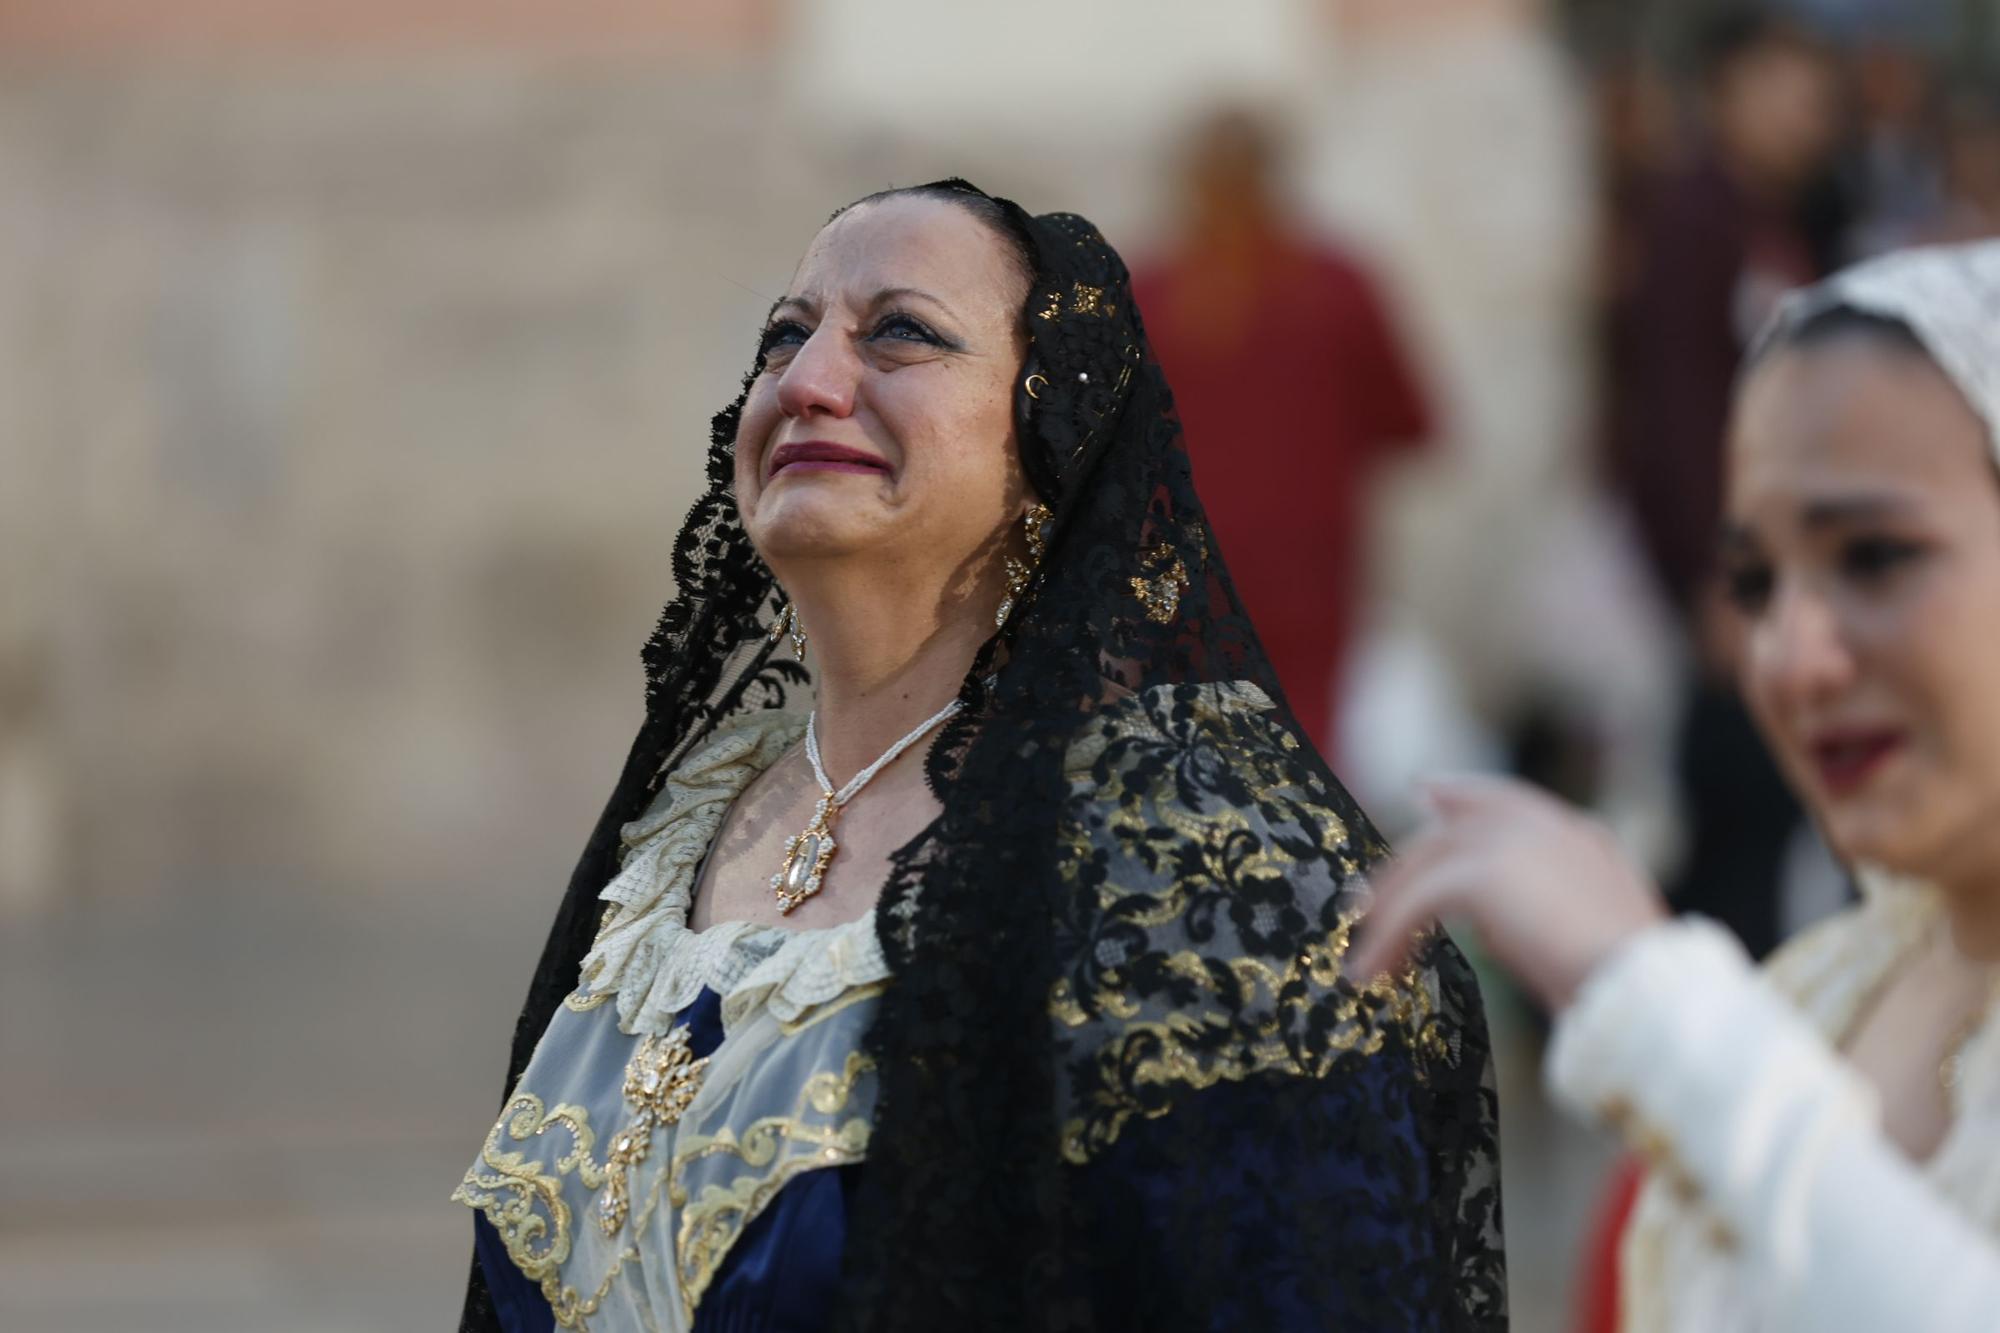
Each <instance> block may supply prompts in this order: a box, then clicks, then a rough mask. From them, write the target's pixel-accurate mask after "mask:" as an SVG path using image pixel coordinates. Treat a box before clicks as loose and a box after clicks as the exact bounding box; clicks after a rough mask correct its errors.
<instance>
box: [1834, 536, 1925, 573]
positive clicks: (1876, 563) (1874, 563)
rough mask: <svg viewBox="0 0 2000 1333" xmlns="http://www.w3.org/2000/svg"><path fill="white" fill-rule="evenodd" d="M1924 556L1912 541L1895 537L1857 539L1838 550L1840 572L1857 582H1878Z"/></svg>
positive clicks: (1921, 550)
mask: <svg viewBox="0 0 2000 1333" xmlns="http://www.w3.org/2000/svg"><path fill="white" fill-rule="evenodd" d="M1922 554H1923V548H1922V547H1921V546H1919V545H1917V544H1916V543H1915V542H1908V541H1902V540H1899V539H1897V538H1894V537H1856V538H1855V539H1853V540H1852V541H1850V542H1848V543H1847V544H1846V545H1844V546H1843V547H1841V550H1840V569H1841V572H1842V573H1843V574H1845V575H1847V577H1849V578H1851V579H1854V580H1855V581H1856V582H1859V583H1873V582H1877V581H1879V580H1881V579H1883V578H1886V577H1887V576H1888V575H1890V574H1892V573H1894V572H1895V571H1896V570H1898V569H1900V568H1901V567H1903V566H1904V565H1906V564H1908V563H1909V562H1910V561H1912V560H1914V559H1916V558H1917V557H1918V556H1920V555H1922Z"/></svg>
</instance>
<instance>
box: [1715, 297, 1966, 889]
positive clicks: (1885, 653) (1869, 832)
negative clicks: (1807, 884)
mask: <svg viewBox="0 0 2000 1333" xmlns="http://www.w3.org/2000/svg"><path fill="white" fill-rule="evenodd" d="M1728 508H1729V513H1728V520H1729V521H1728V525H1727V530H1726V536H1725V549H1724V568H1725V571H1726V576H1727V580H1728V589H1729V593H1730V596H1731V599H1732V601H1733V602H1734V603H1735V605H1736V606H1737V607H1738V608H1739V610H1740V611H1741V612H1742V613H1743V615H1744V617H1745V619H1746V629H1747V637H1746V641H1745V655H1744V658H1743V664H1742V672H1743V685H1744V693H1745V696H1746V697H1747V699H1748V700H1749V703H1750V706H1751V709H1752V711H1753V712H1754V713H1755V714H1756V717H1757V720H1758V723H1759V725H1760V726H1761V727H1762V728H1763V731H1764V734H1765V737H1766V738H1767V740H1768V741H1769V743H1770V745H1771V748H1772V750H1773V752H1774V753H1775V754H1776V755H1777V757H1778V760H1779V763H1780V764H1781V765H1782V767H1783V768H1784V770H1785V773H1786V775H1787V776H1788V777H1789V779H1790V781H1791V783H1792V785H1793V787H1794V788H1795V789H1796V790H1797V791H1798V792H1799V793H1800V794H1801V795H1802V796H1803V797H1804V799H1805V801H1806V803H1807V804H1808V805H1809V806H1810V808H1811V809H1812V811H1813V813H1814V815H1815V816H1816V817H1817V818H1818V820H1819V822H1820V825H1821V827H1822V829H1823V830H1824V831H1825V833H1826V835H1827V837H1828V839H1829V841H1831V842H1832V844H1833V845H1834V848H1835V850H1836V851H1838V852H1839V853H1841V854H1842V855H1843V856H1845V857H1847V858H1850V859H1854V860H1860V861H1866V862H1872V863H1876V864H1880V865H1883V866H1885V867H1887V868H1889V869H1892V870H1896V871H1900V872H1903V873H1907V874H1916V875H1922V876H1925V877H1928V878H1932V879H1935V880H1937V881H1939V882H1940V883H1943V884H1945V885H1946V886H1947V887H1949V886H1952V885H1953V884H1962V883H1963V882H1965V880H1966V879H1967V877H1968V875H1969V876H1971V877H1972V878H1974V879H1981V878H1983V877H1984V876H1985V875H1986V874H1988V873H1990V872H1991V871H1992V870H1993V869H1994V868H1995V866H1996V865H2000V860H1996V850H2000V817H1996V816H2000V676H1996V672H1995V664H1996V663H2000V483H1997V482H1996V479H1995V472H1994V466H1993V461H1992V453H1991V449H1990V446H1989V444H1988V439H1987V434H1986V430H1985V427H1984V426H1983V424H1982V423H1981V421H1980V419H1979V417H1978V416H1977V415H1976V414H1975V413H1974V412H1973V411H1972V409H1971V407H1970V406H1969V405H1968V404H1967V403H1966V401H1965V399H1964V398H1963V397H1962V396H1960V394H1959V393H1958V392H1957V391H1956V390H1955V389H1954V388H1953V387H1952V385H1951V382H1950V381H1949V380H1947V379H1946V378H1945V376H1944V375H1943V373H1942V372H1940V371H1939V370H1938V369H1937V367H1936V366H1935V365H1934V364H1933V363H1932V362H1931V361H1930V360H1929V359H1928V358H1926V357H1924V356H1922V355H1921V354H1919V353H1917V352H1915V351H1914V350H1907V349H1904V348H1901V347H1898V346H1895V345H1893V344H1891V343H1889V342H1887V341H1886V340H1884V339H1882V338H1880V337H1877V336H1874V335H1870V334H1865V333H1853V334H1843V335H1839V336H1837V337H1834V338H1832V339H1831V340H1829V341H1827V342H1824V343H1820V344H1816V345H1813V346H1810V347H1807V348H1795V349H1790V350H1785V351H1781V352H1779V353H1777V354H1776V355H1775V356H1774V357H1773V358H1772V359H1771V360H1769V361H1768V362H1767V363H1765V364H1764V365H1762V366H1760V367H1759V368H1758V369H1757V370H1756V371H1755V372H1753V374H1752V375H1751V377H1750V379H1749V381H1748V383H1747V384H1746V385H1745V387H1744V390H1743V393H1742V396H1741V399H1740V401H1739V403H1738V405H1737V410H1736V416H1735V419H1734V422H1733V424H1732V430H1731V441H1730V479H1729V506H1728ZM1992 887H1993V888H1994V889H1996V890H2000V883H1996V884H1994V885H1993V886H1992ZM1996 897H2000V895H1996Z"/></svg>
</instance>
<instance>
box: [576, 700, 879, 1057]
mask: <svg viewBox="0 0 2000 1333" xmlns="http://www.w3.org/2000/svg"><path fill="white" fill-rule="evenodd" d="M804 730H805V719H804V718H802V717H799V716H797V715H796V714H792V713H780V712H774V711H769V710H764V711H759V712H754V713H749V714H746V715H744V716H743V717H741V718H738V719H734V720H732V721H731V722H730V723H728V724H727V725H726V726H724V727H723V728H722V729H721V730H720V731H718V732H717V734H716V735H715V737H714V738H713V739H712V740H711V741H710V742H709V743H708V744H707V745H705V746H704V747H703V748H702V749H700V750H698V751H697V752H695V753H694V754H691V755H689V756H688V757H687V758H686V759H685V760H683V761H682V762H681V764H680V766H679V767H678V768H677V769H676V770H675V771H674V773H673V775H672V776H670V777H669V778H668V779H667V782H666V786H665V788H664V789H663V790H662V791H661V793H660V795H659V796H658V798H656V799H655V800H654V802H653V805H652V808H651V809H649V810H648V811H647V812H646V813H645V815H644V816H642V817H641V818H639V819H637V820H634V821H633V822H632V823H630V824H627V825H626V826H625V828H624V829H623V831H622V836H623V839H624V843H625V863H624V866H623V868H622V869H621V870H620V871H619V872H618V874H617V876H616V877H614V878H613V879H612V881H611V883H610V884H608V885H606V886H605V888H604V891H603V892H602V893H601V894H599V895H598V896H599V897H600V898H602V899H603V900H604V901H605V902H607V903H610V904H611V905H612V910H611V912H610V914H609V916H608V917H607V918H606V920H605V923H604V925H603V927H602V929H600V930H599V931H598V935H597V942H596V943H595V944H594V945H592V947H591V950H590V952H589V953H588V954H586V955H585V956H584V960H583V985H582V989H583V990H584V991H585V992H587V993H590V994H593V995H595V994H607V993H608V994H612V995H615V996H616V999H617V1004H618V1026H619V1028H620V1029H621V1030H623V1031H625V1032H628V1033H639V1034H656V1033H660V1032H664V1031H666V1030H667V1029H668V1028H669V1027H671V1026H672V1025H673V1022H674V1017H675V1015H677V1014H678V1013H680V1012H681V1011H682V1010H683V1009H685V1008H687V1006H688V1005H690V1004H692V1003H694V1000H695V998H696V997H697V996H698V995H700V994H701V992H702V989H703V988H704V987H707V988H708V989H711V990H714V991H715V992H716V993H717V994H718V995H720V996H721V997H722V1023H723V1028H724V1030H725V1031H726V1030H728V1029H730V1028H732V1027H734V1026H735V1025H736V1024H737V1023H739V1022H741V1021H742V1019H743V1018H745V1017H746V1016H748V1015H750V1014H752V1013H754V1012H756V1011H757V1010H758V1009H768V1010H769V1011H770V1012H771V1013H772V1014H773V1015H774V1016H775V1017H776V1018H778V1019H779V1020H780V1021H781V1022H788V1023H789V1022H795V1021H797V1020H798V1018H799V1017H800V1015H802V1014H804V1013H805V1012H806V1011H807V1010H809V1009H812V1008H814V1007H816V1006H818V1005H822V1004H825V1003H827V1002H829V1001H831V1000H835V999H838V998H839V997H840V996H841V995H843V994H845V993H846V992H847V991H849V990H851V989H852V988H854V987H856V986H862V985H868V984H870V983H872V982H877V981H882V980H884V979H886V978H887V977H888V975H889V965H888V962H887V960H886V959H884V958H883V956H882V946H881V942H880V940H879V939H878V938H877V937H876V934H875V913H874V911H873V910H872V909H871V910H870V911H868V912H867V913H866V914H864V915H863V916H861V917H859V918H857V919H855V920H853V921H849V922H846V923H844V924H842V925H838V926H828V927H824V928H822V929H819V930H786V929H784V928H783V927H779V926H768V925H758V924H754V923H751V922H747V921H731V922H724V923H720V924H717V925H714V926H711V927H709V928H708V929H707V930H703V931H694V930H690V929H689V928H688V913H689V911H690V910H691V909H692V908H693V905H694V888H695V877H696V875H697V874H698V873H699V872H700V869H701V863H702V858H703V857H705V856H706V855H707V854H708V848H709V844H710V843H712V842H713V841H714V840H715V835H716V832H717V830H719V829H720V828H721V827H722V820H723V817H724V816H725V815H727V814H728V813H729V807H730V806H731V805H732V804H733V803H734V802H735V800H736V798H737V797H738V796H739V795H741V794H742V792H743V789H744V788H746V787H748V786H749V785H750V783H751V782H752V781H753V780H755V778H756V777H757V775H758V774H760V773H762V772H763V771H764V770H765V769H767V768H769V767H770V766H771V765H772V764H774V763H776V762H777V761H778V758H779V756H780V755H782V754H784V752H785V750H786V749H787V748H789V747H790V746H791V745H792V744H793V743H794V742H796V741H797V740H798V738H799V736H800V735H801V734H802V733H803V732H804Z"/></svg>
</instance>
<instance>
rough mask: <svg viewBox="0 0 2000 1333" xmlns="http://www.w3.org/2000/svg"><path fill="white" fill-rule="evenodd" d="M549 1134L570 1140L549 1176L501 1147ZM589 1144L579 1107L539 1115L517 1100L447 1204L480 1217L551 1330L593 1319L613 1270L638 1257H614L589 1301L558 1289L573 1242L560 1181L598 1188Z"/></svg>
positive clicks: (529, 1098) (600, 1175) (533, 1101)
mask: <svg viewBox="0 0 2000 1333" xmlns="http://www.w3.org/2000/svg"><path fill="white" fill-rule="evenodd" d="M551 1129H562V1130H566V1131H567V1132H568V1133H569V1135H570V1149H569V1151H568V1152H566V1153H564V1154H563V1155H562V1156H561V1157H558V1158H557V1159H556V1160H555V1162H554V1167H555V1172H556V1174H554V1175H550V1174H549V1173H548V1172H546V1171H543V1170H542V1169H541V1168H540V1167H539V1166H538V1165H537V1164H536V1163H535V1162H534V1161H533V1160H532V1159H530V1158H529V1157H527V1156H526V1155H525V1154H523V1153H518V1152H510V1151H508V1150H507V1149H506V1147H505V1144H506V1143H507V1142H508V1141H512V1142H514V1143H522V1142H526V1141H527V1140H529V1139H533V1138H540V1137H541V1136H542V1135H543V1134H546V1133H547V1132H548V1131H550V1130H551ZM595 1143H596V1135H595V1134H594V1133H593V1132H592V1130H591V1128H590V1115H589V1113H588V1112H587V1111H585V1110H584V1109H583V1108H582V1107H580V1106H570V1105H560V1106H557V1107H556V1108H555V1109H553V1110H545V1109H544V1108H543V1105H542V1100H541V1098H539V1097H536V1096H535V1095H534V1094H532V1093H526V1092H517V1093H516V1094H515V1095H514V1097H513V1099H512V1100H510V1101H509V1102H508V1103H507V1105H506V1106H505V1107H504V1108H503V1109H502V1111H501V1113H500V1119H499V1121H498V1122H497V1123H496V1124H495V1125H494V1126H493V1129H492V1132H491V1133H489V1134H488V1135H487V1136H486V1145H485V1147H484V1148H482V1149H481V1150H480V1154H479V1164H478V1165H476V1166H474V1168H473V1169H472V1170H471V1171H468V1172H467V1173H466V1176H465V1179H464V1180H463V1181H461V1182H460V1184H459V1187H458V1188H457V1189H456V1190H454V1191H453V1192H452V1196H451V1197H452V1198H454V1199H456V1200H457V1201H458V1202H460V1203H463V1204H466V1205H468V1206H470V1207H473V1208H477V1209H480V1210H481V1211H483V1212H484V1213H485V1214H486V1217H487V1220H488V1221H490V1222H492V1224H493V1229H494V1230H495V1231H497V1232H498V1233H499V1234H500V1240H501V1243H502V1244H504V1245H505V1246H506V1247H507V1255H508V1257H509V1258H510V1259H512V1260H513V1261H514V1264H515V1266H516V1267H518V1268H519V1269H520V1270H521V1272H522V1273H523V1274H524V1275H525V1276H526V1277H527V1278H528V1279H529V1280H530V1281H533V1282H538V1283H540V1284H541V1289H542V1295H543V1296H544V1297H545V1298H546V1299H547V1300H548V1302H549V1308H550V1309H551V1310H553V1311H554V1312H555V1317H556V1323H557V1324H558V1325H560V1326H561V1327H563V1328H567V1329H578V1330H581V1329H583V1327H584V1323H583V1321H584V1320H585V1319H586V1318H588V1317H589V1316H590V1315H593V1314H595V1313H597V1310H598V1307H599V1306H600V1304H601V1303H602V1302H603V1300H604V1296H605V1293H606V1292H608V1291H610V1290H611V1283H612V1280H613V1279H614V1278H615V1277H616V1276H617V1275H618V1271H619V1269H621V1268H622V1267H623V1266H624V1264H625V1262H626V1261H627V1260H628V1259H633V1258H637V1257H638V1255H637V1252H636V1251H628V1252H626V1253H625V1254H622V1255H620V1256H619V1257H618V1260H617V1261H616V1262H615V1263H614V1264H613V1265H612V1267H611V1271H610V1272H609V1273H607V1274H606V1275H605V1277H604V1281H603V1282H602V1283H601V1284H600V1285H599V1286H598V1288H597V1290H596V1291H595V1292H594V1293H593V1294H591V1295H589V1296H585V1295H583V1294H582V1293H581V1292H579V1291H577V1290H576V1289H575V1288H574V1287H568V1286H565V1285H564V1284H563V1282H562V1278H561V1276H560V1270H561V1268H562V1266H563V1264H564V1263H565V1262H567V1260H568V1259H569V1255H570V1246H571V1243H572V1241H573V1236H572V1234H571V1231H570V1211H569V1205H568V1204H566V1203H564V1202H563V1198H562V1179H563V1177H565V1176H568V1175H570V1174H572V1173H573V1174H575V1175H576V1176H577V1177H578V1178H579V1179H581V1180H582V1181H583V1183H584V1185H585V1186H586V1187H587V1188H590V1189H596V1188H598V1187H599V1186H601V1185H602V1184H603V1183H604V1171H603V1169H602V1168H600V1167H599V1166H598V1165H597V1163H596V1162H595V1161H593V1160H592V1159H591V1155H590V1150H591V1148H592V1147H593V1146H594V1144H595ZM480 1167H485V1168H486V1169H485V1170H481V1169H480Z"/></svg>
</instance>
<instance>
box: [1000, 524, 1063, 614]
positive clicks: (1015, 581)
mask: <svg viewBox="0 0 2000 1333" xmlns="http://www.w3.org/2000/svg"><path fill="white" fill-rule="evenodd" d="M1051 517H1053V515H1051V514H1050V513H1049V507H1048V506H1047V505H1045V504H1035V505H1032V506H1030V507H1029V509H1028V512H1027V513H1025V514H1023V515H1021V522H1022V524H1023V525H1024V526H1025V527H1026V528H1027V530H1028V532H1027V535H1028V558H1027V559H1026V560H1021V559H1019V558H1018V557H1016V556H1011V555H1010V556H1008V557H1007V596H1006V597H1005V598H1004V599H1003V600H1002V601H1001V603H1000V609H999V611H997V612H995V613H994V616H993V623H994V625H995V626H996V627H999V628H1005V627H1006V624H1007V617H1008V616H1010V615H1012V614H1013V613H1014V607H1015V604H1016V603H1018V602H1019V601H1020V600H1021V594H1023V593H1025V592H1026V591H1027V590H1028V585H1029V584H1030V583H1032V582H1034V578H1035V573H1036V571H1037V570H1039V569H1041V567H1042V557H1043V556H1044V555H1046V554H1047V553H1048V543H1049V539H1048V533H1047V531H1046V529H1047V527H1048V524H1049V519H1050V518H1051Z"/></svg>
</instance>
